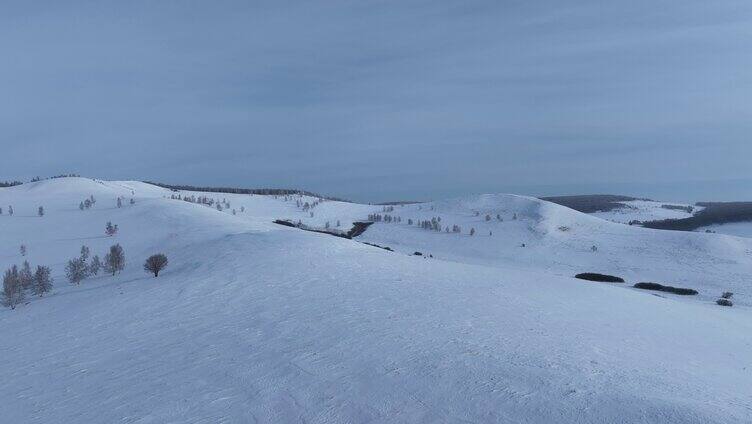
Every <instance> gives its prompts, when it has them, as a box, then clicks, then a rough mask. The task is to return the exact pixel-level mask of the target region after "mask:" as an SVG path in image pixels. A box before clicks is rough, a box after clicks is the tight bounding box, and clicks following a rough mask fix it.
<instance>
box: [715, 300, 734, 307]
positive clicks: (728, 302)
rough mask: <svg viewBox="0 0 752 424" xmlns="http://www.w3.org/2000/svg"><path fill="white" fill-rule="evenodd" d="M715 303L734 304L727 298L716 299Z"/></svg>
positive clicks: (722, 304)
mask: <svg viewBox="0 0 752 424" xmlns="http://www.w3.org/2000/svg"><path fill="white" fill-rule="evenodd" d="M715 303H717V304H718V305H721V306H734V303H733V302H731V301H730V300H728V299H718V300H716V301H715Z"/></svg>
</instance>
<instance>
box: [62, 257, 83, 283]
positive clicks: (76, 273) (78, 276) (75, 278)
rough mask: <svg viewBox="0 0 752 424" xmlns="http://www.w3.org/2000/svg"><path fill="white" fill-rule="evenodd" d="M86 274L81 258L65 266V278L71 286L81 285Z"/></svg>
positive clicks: (70, 261) (72, 260)
mask: <svg viewBox="0 0 752 424" xmlns="http://www.w3.org/2000/svg"><path fill="white" fill-rule="evenodd" d="M87 274H88V270H87V269H86V263H85V262H84V261H83V260H82V259H81V258H75V259H71V260H69V261H68V265H66V266H65V277H66V278H67V279H68V281H69V282H70V283H71V284H79V283H81V281H83V279H84V278H86V275H87Z"/></svg>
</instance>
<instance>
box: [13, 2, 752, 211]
mask: <svg viewBox="0 0 752 424" xmlns="http://www.w3.org/2000/svg"><path fill="white" fill-rule="evenodd" d="M566 3H569V4H566ZM751 41H752V3H750V2H748V1H746V0H745V1H719V2H713V3H708V2H704V1H699V0H666V1H657V2H656V1H645V0H639V1H634V2H629V3H623V2H603V1H589V0H588V1H580V2H577V3H576V4H574V3H573V2H560V1H541V2H524V1H504V2H501V1H467V2H459V3H457V2H436V1H430V2H429V1H420V2H405V1H385V2H350V1H323V2H280V1H275V2H223V1H219V2H150V1H141V2H139V1H136V2H83V1H82V2H75V3H74V2H66V4H61V3H60V2H50V3H47V4H44V3H40V2H33V3H32V2H17V3H3V5H0V52H2V54H3V66H0V93H2V94H3V101H2V102H0V143H1V144H2V145H3V152H4V154H3V155H2V156H0V178H30V177H32V176H35V175H43V176H44V175H50V174H55V173H62V172H78V173H81V174H85V175H91V176H97V177H102V178H138V179H152V180H163V181H168V182H175V183H195V184H222V185H233V186H294V187H302V188H307V189H312V190H319V191H323V192H326V193H331V194H338V195H343V196H348V197H352V198H356V199H359V200H382V199H386V198H395V197H408V198H432V197H439V196H445V195H457V194H462V193H469V192H478V191H517V192H525V193H531V194H552V193H554V192H557V191H558V192H563V191H572V192H589V191H611V192H615V191H622V192H623V191H632V190H637V191H642V193H637V194H643V195H651V194H650V191H651V190H652V188H653V187H658V186H665V185H666V184H675V187H676V189H675V191H674V192H672V193H673V194H674V195H676V196H684V197H687V198H691V197H696V196H698V195H699V193H698V192H696V191H695V192H693V191H692V187H695V186H698V184H696V183H692V184H687V183H686V182H697V181H705V183H703V184H705V185H704V186H706V187H707V184H711V183H712V182H715V184H720V185H723V187H726V188H727V187H729V186H734V187H738V188H737V189H735V190H730V191H729V190H726V191H724V193H726V194H724V195H723V196H724V197H725V196H732V197H736V198H741V197H748V198H752V192H751V191H750V190H749V189H747V188H746V187H749V185H746V186H745V184H726V183H724V181H731V180H733V181H752V166H750V159H749V158H750V157H752V142H750V136H752V119H751V118H752V103H751V102H750V100H749V99H751V98H752V73H750V72H749V69H752V50H751V49H750V48H749V45H750V42H751ZM711 185H712V184H711ZM663 191H664V192H666V190H663ZM705 192H706V194H707V195H712V194H713V191H712V190H709V189H706V190H705ZM718 192H720V191H718ZM656 193H657V192H656ZM706 198H708V197H706Z"/></svg>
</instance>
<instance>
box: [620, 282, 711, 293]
mask: <svg viewBox="0 0 752 424" xmlns="http://www.w3.org/2000/svg"><path fill="white" fill-rule="evenodd" d="M634 287H635V288H636V289H643V290H657V291H663V292H669V293H674V294H681V295H694V294H697V290H694V289H685V288H682V287H671V286H664V285H663V284H658V283H637V284H635V285H634Z"/></svg>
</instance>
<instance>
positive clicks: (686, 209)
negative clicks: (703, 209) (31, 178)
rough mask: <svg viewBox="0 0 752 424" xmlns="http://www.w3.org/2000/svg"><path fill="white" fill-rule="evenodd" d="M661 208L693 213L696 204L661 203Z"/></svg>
mask: <svg viewBox="0 0 752 424" xmlns="http://www.w3.org/2000/svg"><path fill="white" fill-rule="evenodd" d="M661 208H663V209H668V210H672V211H684V212H686V213H692V211H693V210H695V208H694V206H689V205H687V206H682V205H661Z"/></svg>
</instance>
